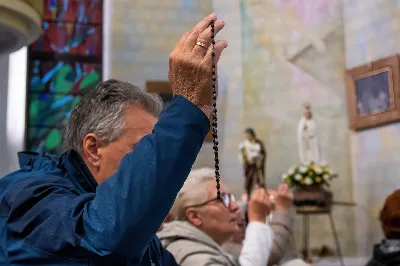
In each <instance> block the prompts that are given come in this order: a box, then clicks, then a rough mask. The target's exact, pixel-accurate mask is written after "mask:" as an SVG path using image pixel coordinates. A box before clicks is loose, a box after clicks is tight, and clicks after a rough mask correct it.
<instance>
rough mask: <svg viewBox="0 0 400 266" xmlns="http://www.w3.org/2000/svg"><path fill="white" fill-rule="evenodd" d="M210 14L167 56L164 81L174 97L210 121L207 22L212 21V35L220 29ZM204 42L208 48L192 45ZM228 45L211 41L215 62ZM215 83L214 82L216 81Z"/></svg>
mask: <svg viewBox="0 0 400 266" xmlns="http://www.w3.org/2000/svg"><path fill="white" fill-rule="evenodd" d="M216 19H217V16H216V15H215V14H211V15H209V16H207V17H205V18H203V20H202V21H200V22H199V23H198V24H197V25H196V26H195V27H194V28H193V29H192V30H191V31H189V32H186V33H185V34H184V35H183V36H182V37H181V39H180V40H179V42H178V43H177V45H176V47H175V48H174V50H173V51H172V53H171V55H170V56H169V73H168V79H169V83H170V85H171V88H172V91H173V92H174V94H178V95H181V96H183V97H185V98H186V99H188V100H189V101H191V102H192V103H194V104H195V105H196V106H197V107H199V108H200V109H201V110H202V111H203V112H204V113H205V114H206V115H207V117H209V118H210V116H211V111H212V101H213V95H212V87H211V86H212V80H213V75H215V77H216V78H217V73H212V61H211V59H212V50H211V47H210V45H211V26H210V22H211V20H214V21H215V24H214V29H215V31H214V35H216V34H217V33H218V32H219V31H220V30H221V29H222V28H223V27H224V25H225V24H224V22H223V21H216ZM197 42H201V43H204V44H205V45H206V46H207V47H209V49H206V48H204V47H202V46H199V45H196V43H197ZM227 46H228V43H227V42H226V41H222V40H219V41H215V45H214V48H215V63H216V64H217V62H218V61H219V59H220V57H221V53H222V51H223V50H224V49H225V48H226V47H227ZM217 80H218V79H217Z"/></svg>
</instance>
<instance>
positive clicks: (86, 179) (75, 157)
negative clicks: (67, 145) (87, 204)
mask: <svg viewBox="0 0 400 266" xmlns="http://www.w3.org/2000/svg"><path fill="white" fill-rule="evenodd" d="M59 167H62V168H64V169H66V170H67V172H68V173H69V175H70V176H72V177H74V178H75V179H76V180H77V181H78V182H79V184H80V185H81V186H82V187H83V188H84V189H85V191H87V192H93V193H94V192H96V187H97V186H98V184H97V182H96V180H95V179H94V177H93V175H92V173H91V172H90V170H89V168H88V167H87V166H86V164H85V162H84V161H83V159H82V157H81V156H80V155H79V153H78V152H76V151H75V150H69V151H67V152H65V153H64V154H63V155H61V157H60V162H59Z"/></svg>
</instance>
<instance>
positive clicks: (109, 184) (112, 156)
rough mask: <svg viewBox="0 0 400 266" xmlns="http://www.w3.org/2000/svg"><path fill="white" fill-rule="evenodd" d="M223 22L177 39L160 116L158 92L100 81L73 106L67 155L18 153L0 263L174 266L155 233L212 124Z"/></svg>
mask: <svg viewBox="0 0 400 266" xmlns="http://www.w3.org/2000/svg"><path fill="white" fill-rule="evenodd" d="M211 21H215V23H214V28H212V27H211ZM223 27H224V22H223V21H217V16H216V14H211V15H209V16H207V17H205V18H204V19H203V20H202V21H200V22H199V23H198V24H197V25H196V26H195V27H194V28H193V29H192V30H190V31H188V32H186V33H185V34H183V36H182V37H181V38H180V40H179V41H178V42H177V45H176V47H175V49H174V50H173V51H172V53H171V55H170V57H169V72H168V77H169V84H170V85H171V88H172V91H173V93H174V98H173V100H172V102H171V104H170V105H169V107H168V108H167V109H166V110H165V111H164V112H163V113H162V114H161V115H160V111H161V109H162V102H161V101H160V99H159V97H157V96H155V95H151V94H148V93H146V92H145V91H143V90H141V89H140V88H138V87H136V86H134V85H132V84H129V83H127V82H121V81H117V80H108V81H104V82H101V83H100V84H98V85H97V86H96V88H94V89H93V90H92V91H90V92H89V93H88V94H86V95H84V96H83V97H82V100H81V102H80V103H79V104H78V105H77V106H76V107H75V108H74V109H73V111H72V114H71V117H70V118H69V120H68V124H67V128H66V133H65V146H66V149H67V151H66V152H65V153H64V154H62V155H61V156H53V155H49V154H44V153H41V154H39V153H21V154H20V157H19V158H20V165H21V169H19V170H17V171H15V172H13V173H11V174H9V175H7V176H5V177H3V178H1V179H0V187H1V190H0V236H1V237H0V265H92V266H102V265H113V266H118V265H137V266H139V265H140V266H176V265H177V264H176V262H175V260H174V258H173V257H172V255H171V254H170V253H169V252H168V251H166V250H164V249H163V248H162V246H161V244H160V241H159V240H158V238H157V237H156V235H155V234H156V232H157V230H158V228H159V227H160V225H161V224H162V222H163V220H164V218H165V217H166V216H167V214H168V212H169V210H170V209H171V207H172V204H173V202H174V199H175V197H176V195H177V193H178V192H179V190H180V188H181V187H182V185H183V183H184V181H185V180H186V178H187V176H188V174H189V172H190V169H191V168H192V165H193V163H194V161H195V159H196V157H197V154H198V152H199V151H200V148H201V146H202V144H203V141H204V139H205V137H206V135H207V133H208V132H209V130H210V120H209V118H210V117H211V113H212V109H213V108H212V104H213V97H216V96H213V89H212V86H213V82H214V81H215V80H216V74H217V73H216V71H215V67H216V64H217V62H218V60H219V58H220V56H221V53H222V50H224V49H225V48H226V47H227V42H226V41H223V40H218V41H215V42H214V41H213V42H211V36H212V34H213V35H214V34H217V33H218V32H219V31H220V30H221V29H222V28H223ZM212 44H213V45H212ZM211 47H212V48H213V49H211ZM208 48H210V49H208ZM213 57H214V59H215V60H214V61H212V58H213ZM213 64H214V66H213ZM213 72H214V73H213ZM159 115H160V117H159V118H158V116H159Z"/></svg>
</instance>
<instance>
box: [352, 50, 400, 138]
mask: <svg viewBox="0 0 400 266" xmlns="http://www.w3.org/2000/svg"><path fill="white" fill-rule="evenodd" d="M399 79H400V73H399V57H398V56H397V55H396V56H392V57H388V58H384V59H380V60H377V61H374V62H370V63H369V64H366V65H362V66H358V67H355V68H353V69H350V70H348V71H347V72H346V87H347V103H348V114H349V125H350V128H351V129H352V130H354V131H358V130H362V129H367V128H373V127H377V126H381V125H384V124H388V123H392V122H396V121H400V84H399V81H400V80H399Z"/></svg>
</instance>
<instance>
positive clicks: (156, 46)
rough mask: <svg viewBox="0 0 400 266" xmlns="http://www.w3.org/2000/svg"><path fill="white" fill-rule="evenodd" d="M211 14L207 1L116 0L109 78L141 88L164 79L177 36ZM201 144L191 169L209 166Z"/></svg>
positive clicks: (209, 151)
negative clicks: (148, 82) (151, 81)
mask: <svg viewBox="0 0 400 266" xmlns="http://www.w3.org/2000/svg"><path fill="white" fill-rule="evenodd" d="M212 12H213V10H212V1H211V0H205V1H204V0H202V1H200V0H190V1H187V0H164V1H158V0H118V1H114V3H113V16H112V32H111V39H112V40H111V47H112V48H111V49H112V51H111V70H110V72H111V74H110V77H112V78H116V79H121V80H125V81H128V82H131V83H132V84H135V85H137V86H140V87H142V88H144V87H145V83H146V81H147V80H160V81H167V80H168V56H169V54H170V53H171V51H172V49H173V48H174V46H175V44H176V42H177V41H178V40H179V38H180V36H181V35H182V34H183V33H184V32H186V31H188V30H190V29H191V28H192V27H193V26H194V25H196V24H197V22H198V21H199V20H200V19H201V18H202V17H204V16H207V15H209V14H211V13H212ZM212 152H213V150H212V146H211V143H205V144H204V145H203V148H202V151H201V152H200V154H199V156H198V160H197V161H196V163H195V165H194V168H196V167H205V166H213V158H212V156H210V155H211V154H212Z"/></svg>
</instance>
